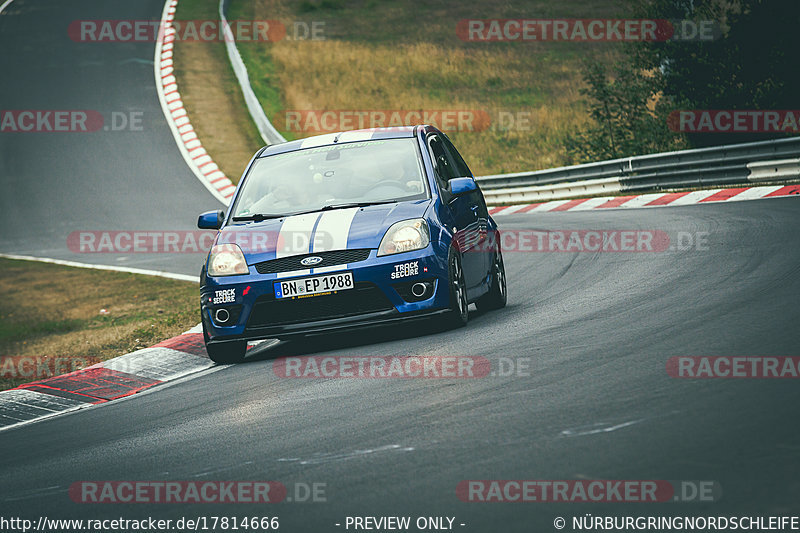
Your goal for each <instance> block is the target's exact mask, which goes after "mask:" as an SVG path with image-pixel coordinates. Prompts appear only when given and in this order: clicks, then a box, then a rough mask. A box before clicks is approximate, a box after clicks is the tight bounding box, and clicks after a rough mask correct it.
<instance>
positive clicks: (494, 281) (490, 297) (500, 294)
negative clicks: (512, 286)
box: [475, 246, 508, 311]
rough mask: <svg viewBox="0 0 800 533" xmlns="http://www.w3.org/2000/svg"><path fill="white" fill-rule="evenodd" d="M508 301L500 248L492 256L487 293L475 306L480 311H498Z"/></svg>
mask: <svg viewBox="0 0 800 533" xmlns="http://www.w3.org/2000/svg"><path fill="white" fill-rule="evenodd" d="M507 299H508V286H507V284H506V268H505V265H504V264H503V254H502V253H501V252H500V247H499V246H498V248H497V253H496V254H495V256H494V263H493V264H492V277H491V279H490V280H489V292H487V293H486V294H484V295H483V296H481V297H480V298H479V299H478V300H477V301H476V302H475V305H476V306H477V307H478V309H480V310H481V311H491V310H493V309H500V308H502V307H505V306H506V301H507Z"/></svg>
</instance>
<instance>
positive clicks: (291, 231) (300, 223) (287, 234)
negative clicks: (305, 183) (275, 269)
mask: <svg viewBox="0 0 800 533" xmlns="http://www.w3.org/2000/svg"><path fill="white" fill-rule="evenodd" d="M319 217H320V214H319V213H307V214H305V215H295V216H293V217H289V218H287V219H286V220H284V221H283V224H282V225H281V231H280V232H279V233H278V245H277V247H276V248H275V259H280V258H281V257H289V256H292V255H301V254H307V253H308V252H309V250H310V249H311V239H312V237H313V232H314V225H315V224H316V223H317V219H318V218H319ZM310 273H311V270H310V269H303V270H292V271H290V272H279V273H278V274H277V277H279V278H289V277H294V276H305V275H307V274H310Z"/></svg>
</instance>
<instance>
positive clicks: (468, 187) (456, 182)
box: [450, 177, 478, 196]
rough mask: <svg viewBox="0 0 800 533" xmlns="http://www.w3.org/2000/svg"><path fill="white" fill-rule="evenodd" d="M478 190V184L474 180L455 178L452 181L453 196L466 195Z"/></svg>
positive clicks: (451, 190)
mask: <svg viewBox="0 0 800 533" xmlns="http://www.w3.org/2000/svg"><path fill="white" fill-rule="evenodd" d="M476 190H478V184H477V183H475V179H474V178H470V177H466V178H453V179H451V180H450V192H451V193H452V194H453V196H458V195H459V194H466V193H468V192H472V191H476Z"/></svg>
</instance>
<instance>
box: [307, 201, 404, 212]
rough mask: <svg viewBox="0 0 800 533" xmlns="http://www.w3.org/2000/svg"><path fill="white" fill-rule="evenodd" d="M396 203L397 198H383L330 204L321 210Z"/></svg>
mask: <svg viewBox="0 0 800 533" xmlns="http://www.w3.org/2000/svg"><path fill="white" fill-rule="evenodd" d="M396 203H397V200H383V201H381V202H350V203H347V204H329V205H326V206H323V207H321V208H320V209H319V211H332V210H334V209H347V208H349V207H368V206H370V205H382V204H396Z"/></svg>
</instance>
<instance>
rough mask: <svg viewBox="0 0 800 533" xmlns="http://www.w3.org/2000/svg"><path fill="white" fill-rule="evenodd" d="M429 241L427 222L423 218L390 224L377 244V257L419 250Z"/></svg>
mask: <svg viewBox="0 0 800 533" xmlns="http://www.w3.org/2000/svg"><path fill="white" fill-rule="evenodd" d="M429 242H431V238H430V235H429V233H428V223H427V222H425V219H422V218H414V219H411V220H403V221H401V222H397V223H395V224H392V227H390V228H389V230H388V231H387V232H386V235H384V236H383V239H381V245H380V246H378V257H380V256H382V255H391V254H399V253H402V252H410V251H412V250H421V249H422V248H425V247H426V246H428V243H429Z"/></svg>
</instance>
